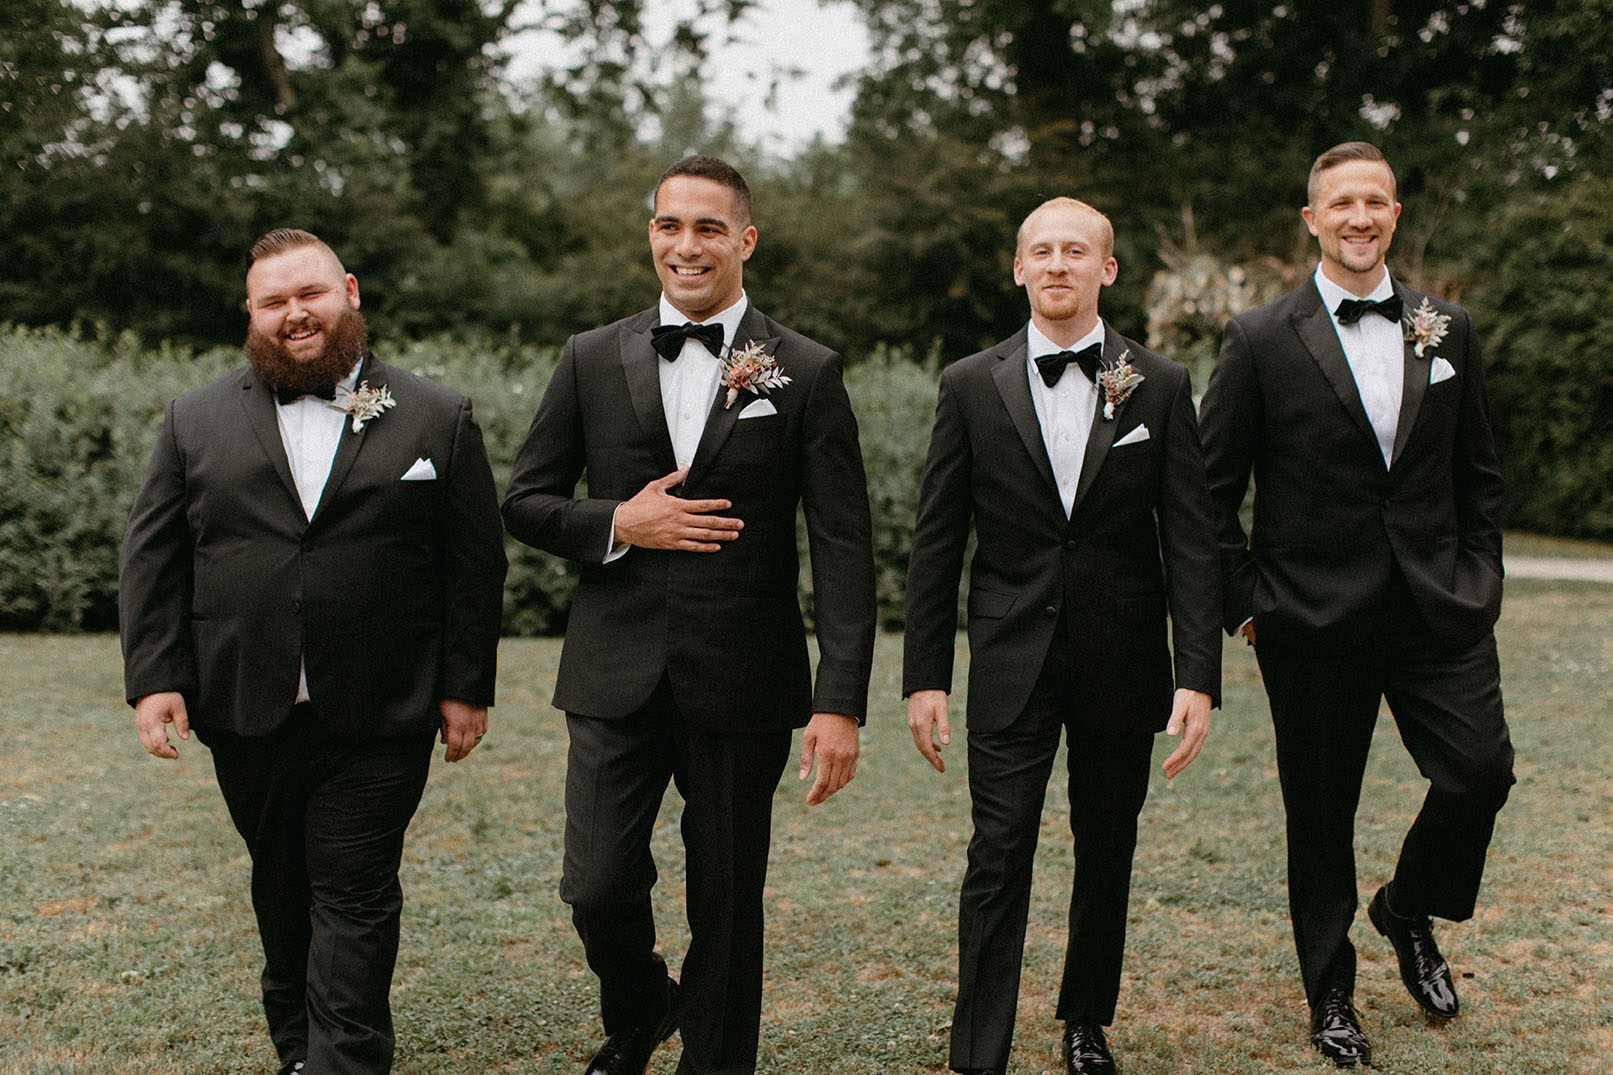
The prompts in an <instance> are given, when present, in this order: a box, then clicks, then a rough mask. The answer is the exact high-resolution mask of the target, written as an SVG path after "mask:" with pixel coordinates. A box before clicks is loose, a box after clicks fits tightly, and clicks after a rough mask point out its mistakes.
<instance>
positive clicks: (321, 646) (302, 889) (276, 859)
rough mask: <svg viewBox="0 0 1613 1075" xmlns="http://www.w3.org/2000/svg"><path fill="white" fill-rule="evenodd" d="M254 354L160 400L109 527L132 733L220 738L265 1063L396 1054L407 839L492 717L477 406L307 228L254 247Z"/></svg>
mask: <svg viewBox="0 0 1613 1075" xmlns="http://www.w3.org/2000/svg"><path fill="white" fill-rule="evenodd" d="M248 266H249V267H248V269H247V275H246V289H247V311H248V314H249V316H250V323H249V327H248V335H247V347H246V349H247V357H248V360H249V365H248V366H247V367H245V368H242V369H238V370H236V371H235V372H233V373H230V374H228V375H226V376H224V377H222V378H220V379H219V380H217V381H214V382H213V383H212V384H209V385H206V386H204V387H202V388H198V389H194V390H192V391H190V392H187V393H185V394H184V395H182V396H181V397H180V398H179V399H177V400H175V401H174V402H172V403H170V404H169V405H168V408H167V411H166V414H165V415H164V419H163V426H162V431H161V433H159V435H158V438H157V446H156V449H155V451H153V453H152V456H151V462H150V465H149V467H148V469H147V472H146V477H145V481H144V483H143V484H142V486H141V488H140V492H139V495H138V496H137V497H136V500H135V504H134V510H133V511H132V513H131V514H130V517H129V528H128V532H127V534H126V536H125V540H124V545H123V555H122V565H121V577H120V590H119V606H120V613H121V617H120V618H121V625H122V638H123V655H124V678H125V685H126V688H127V695H128V698H129V702H130V704H131V705H133V706H134V710H135V725H136V728H137V730H138V732H139V735H140V740H141V743H142V744H143V745H144V746H145V748H146V750H147V751H148V752H149V753H151V754H153V755H155V756H157V757H159V758H176V757H178V751H177V749H176V744H174V743H173V742H171V741H170V740H169V738H168V726H169V725H172V726H173V730H174V732H175V733H176V734H177V736H178V738H179V739H181V740H184V739H188V738H189V737H190V732H191V730H192V729H194V730H195V731H196V733H197V735H198V737H199V738H200V739H201V740H202V742H204V743H205V744H207V746H208V748H209V749H210V751H211V752H212V756H213V767H214V771H215V773H216V775H217V778H218V784H219V788H220V790H221V791H222V792H223V794H224V801H225V804H226V805H227V807H228V809H229V812H230V817H231V819H232V820H233V821H234V823H235V826H236V828H237V829H238V830H239V831H240V833H241V836H242V837H243V838H244V839H245V841H246V844H247V849H248V851H249V852H250V854H251V857H252V905H253V909H254V911H255V912H256V915H257V920H258V931H259V934H260V935H261V938H262V942H263V950H264V957H265V958H264V969H263V977H262V989H263V1007H264V1011H265V1013H266V1015H267V1016H268V1023H269V1035H270V1037H271V1038H272V1039H273V1042H274V1046H275V1049H276V1051H277V1053H278V1055H279V1062H280V1064H281V1067H280V1071H281V1073H282V1075H285V1073H291V1072H301V1071H306V1072H307V1073H309V1075H314V1073H317V1075H360V1073H363V1075H373V1073H379V1072H386V1071H389V1070H391V1067H392V1054H393V1044H394V1042H393V1033H392V1016H391V1009H390V1006H389V1004H388V998H387V994H388V991H389V989H390V985H391V979H392V968H393V964H394V962H395V960H396V958H397V950H398V926H399V919H400V916H401V912H402V906H403V894H402V890H401V888H400V887H399V884H398V866H399V863H400V861H401V859H402V854H403V835H404V831H405V829H407V827H408V824H409V820H410V818H411V817H412V816H413V814H414V811H415V808H416V806H417V805H418V804H419V801H420V796H421V793H422V791H423V790H424V788H425V782H426V774H427V772H428V770H429V769H430V764H431V749H432V743H433V740H434V738H435V736H436V735H437V734H438V733H439V732H440V734H441V736H442V740H443V742H444V743H445V744H446V746H447V749H446V752H445V755H444V756H445V757H446V759H447V760H448V761H458V760H460V759H461V758H464V757H465V756H466V755H467V754H469V753H470V752H471V750H473V749H474V748H475V747H476V745H477V743H478V742H479V741H480V740H481V739H482V737H483V735H484V733H485V732H486V729H487V707H488V706H489V705H491V704H492V702H493V677H494V660H495V653H496V649H497V645H498V631H499V617H500V607H501V603H502V591H503V581H504V572H505V559H504V549H503V542H502V534H501V528H500V523H499V516H498V503H497V498H496V494H495V492H494V489H493V478H492V473H491V471H490V470H489V467H488V463H487V455H486V452H485V451H484V450H483V447H482V437H481V431H480V429H479V428H478V427H477V425H476V421H475V419H474V418H473V417H472V415H471V406H470V401H469V400H468V399H466V398H465V397H464V396H462V395H460V394H459V393H457V392H453V391H450V390H448V389H446V388H442V387H440V386H438V385H436V384H433V383H432V382H430V381H427V380H424V379H422V378H420V377H416V376H414V375H413V374H410V373H407V372H405V371H404V370H401V369H397V368H394V367H391V366H387V365H384V364H383V363H380V362H378V361H376V360H375V359H374V358H372V357H371V356H370V355H369V352H368V341H367V334H366V330H365V326H364V320H363V318H362V317H361V316H360V315H359V313H358V306H359V295H358V282H357V281H356V280H355V279H354V278H353V276H352V275H351V274H349V273H347V272H346V271H345V270H344V269H343V268H342V264H341V262H340V261H338V260H337V258H336V255H335V254H334V253H333V252H332V251H331V249H330V248H329V247H327V246H326V245H325V244H324V243H323V242H321V241H320V240H319V239H318V238H317V237H315V236H313V235H311V234H309V233H308V232H305V231H298V230H294V229H282V230H279V231H273V232H270V233H269V234H268V235H265V236H264V237H263V238H261V239H259V240H258V241H257V242H256V243H254V244H253V246H252V248H251V251H250V253H249V255H248Z"/></svg>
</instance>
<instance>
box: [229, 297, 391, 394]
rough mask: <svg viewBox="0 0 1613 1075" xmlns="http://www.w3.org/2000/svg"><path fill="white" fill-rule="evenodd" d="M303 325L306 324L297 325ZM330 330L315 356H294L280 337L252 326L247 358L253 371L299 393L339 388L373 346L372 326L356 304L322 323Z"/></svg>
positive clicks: (265, 380) (273, 384)
mask: <svg viewBox="0 0 1613 1075" xmlns="http://www.w3.org/2000/svg"><path fill="white" fill-rule="evenodd" d="M297 327H298V328H301V327H302V324H299V325H298V326H297ZM319 327H320V328H323V329H324V330H325V331H326V335H327V338H326V340H325V346H324V348H323V349H322V350H321V351H320V352H319V353H318V354H317V355H314V356H313V357H312V358H307V359H301V358H296V357H294V356H293V355H292V354H291V353H290V352H288V351H287V350H286V346H285V344H284V343H282V342H281V341H280V340H279V339H274V338H271V337H268V336H265V335H264V334H263V333H261V332H259V331H258V330H257V329H256V328H254V327H252V326H250V325H248V326H247V330H246V358H247V362H248V363H249V364H250V365H251V366H252V373H253V375H254V376H255V377H257V379H258V380H260V381H262V382H263V383H264V384H266V385H268V386H269V387H271V388H281V389H285V390H287V391H290V392H295V393H297V394H299V395H307V394H309V393H313V392H318V393H327V392H330V391H332V390H334V389H335V387H336V382H338V381H340V380H341V379H342V378H343V377H346V376H347V375H348V374H349V373H352V372H353V367H354V366H356V365H358V361H359V359H361V358H363V357H364V356H365V355H366V354H367V353H368V352H369V349H370V332H369V326H367V325H366V324H365V323H364V315H363V314H360V313H359V312H358V311H357V310H355V309H353V308H352V307H348V308H347V309H345V310H343V311H342V316H341V317H340V318H338V319H337V321H336V323H335V324H334V325H325V324H320V326H319Z"/></svg>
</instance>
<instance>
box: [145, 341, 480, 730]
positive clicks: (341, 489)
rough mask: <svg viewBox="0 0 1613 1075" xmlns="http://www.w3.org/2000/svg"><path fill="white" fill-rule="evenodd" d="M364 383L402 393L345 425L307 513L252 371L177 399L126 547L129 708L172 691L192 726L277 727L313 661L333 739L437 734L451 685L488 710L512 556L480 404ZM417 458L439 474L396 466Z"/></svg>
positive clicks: (401, 383) (378, 375)
mask: <svg viewBox="0 0 1613 1075" xmlns="http://www.w3.org/2000/svg"><path fill="white" fill-rule="evenodd" d="M360 378H361V380H364V381H368V382H369V384H370V386H371V387H372V388H379V387H380V386H382V385H385V386H386V387H387V388H388V389H389V391H390V392H391V394H392V397H393V399H395V400H396V401H397V402H396V406H394V407H393V408H391V409H390V410H387V411H385V412H384V413H383V414H381V415H380V416H379V417H377V418H373V419H371V420H370V421H369V422H368V423H366V424H365V426H364V428H363V430H362V432H359V433H355V432H353V429H352V422H351V421H350V420H344V423H343V428H342V436H341V440H340V442H339V443H338V446H337V449H336V456H335V459H334V462H333V464H332V466H331V471H330V478H329V480H328V481H327V482H326V484H325V489H324V493H323V495H322V497H321V499H320V501H319V505H318V507H317V508H316V510H315V512H314V516H313V518H312V519H311V520H310V519H309V518H308V517H307V516H306V515H305V514H304V512H303V507H302V502H301V501H300V500H299V499H298V496H297V488H296V485H295V484H294V482H293V481H292V477H291V470H290V466H289V465H288V463H287V461H286V453H285V448H284V445H283V443H282V441H281V438H280V428H279V424H278V422H277V420H276V417H275V405H274V393H273V391H272V390H271V389H269V388H268V387H266V386H265V385H263V384H261V383H260V382H259V381H258V380H257V379H256V378H255V377H253V376H252V373H251V372H250V370H248V369H245V368H243V369H239V370H236V371H235V372H234V373H231V374H228V375H226V376H224V377H222V378H220V379H219V380H217V381H214V382H213V383H212V384H209V385H206V386H204V387H202V388H197V389H194V390H192V391H190V392H187V393H185V394H184V395H183V396H181V397H179V399H177V400H175V401H174V402H172V403H170V404H169V405H168V409H167V412H166V414H165V415H164V418H163V425H162V431H161V433H160V434H159V435H158V438H157V446H156V449H155V450H154V451H153V452H152V455H151V462H150V465H149V467H148V468H147V471H146V477H145V481H144V483H143V484H142V485H141V488H140V492H139V495H138V496H137V497H136V499H135V503H134V510H133V512H132V513H131V515H130V517H129V528H128V533H127V535H126V537H125V539H124V543H123V554H122V565H121V575H120V586H119V595H118V597H119V612H120V619H121V628H122V636H123V653H124V680H125V687H126V690H127V694H128V698H129V700H130V702H131V704H132V703H133V702H134V701H136V700H137V699H139V698H141V697H143V696H145V695H147V694H152V693H155V692H158V691H179V692H181V693H182V694H183V695H184V696H185V703H186V708H187V710H188V712H189V716H190V720H191V723H192V724H193V725H195V726H198V727H201V728H204V729H205V728H219V729H226V730H230V731H234V732H236V733H239V734H241V735H248V736H260V735H266V734H268V733H269V732H270V731H272V730H274V729H275V728H276V727H277V726H279V725H280V724H281V723H282V722H283V721H284V720H285V719H286V717H287V715H288V713H289V712H290V709H291V706H292V703H293V702H294V701H295V700H296V696H297V679H298V669H299V667H300V664H301V662H304V661H305V662H306V664H307V669H308V690H309V696H310V697H311V698H312V699H313V700H314V704H315V707H316V712H317V713H318V714H319V717H320V720H321V721H322V722H323V723H324V724H325V726H326V727H327V728H329V729H330V730H331V731H332V732H334V733H336V734H339V735H348V736H357V735H392V734H404V733H416V732H429V731H431V730H432V729H435V728H436V727H437V726H438V725H439V724H440V722H441V716H440V714H439V712H438V711H437V706H436V703H437V702H438V701H439V700H440V699H442V698H455V699H459V700H461V701H465V702H469V703H471V704H475V705H490V704H492V701H493V677H494V662H495V657H496V651H497V647H498V634H499V620H500V614H501V607H502V595H503V583H504V572H505V560H504V548H503V535H502V531H501V528H500V526H499V518H498V500H497V493H496V492H495V490H494V488H493V478H492V473H491V471H490V470H489V468H488V463H487V454H486V451H485V450H484V449H483V447H482V435H481V430H480V429H479V428H478V427H477V425H476V421H475V419H474V418H473V417H472V415H471V406H470V401H469V400H468V399H466V398H465V397H464V396H462V395H460V394H459V393H457V392H453V391H450V390H449V389H446V388H443V387H441V386H439V385H436V384H434V383H432V382H430V381H427V380H425V379H423V378H420V377H417V376H415V375H414V374H411V373H408V372H406V371H404V370H401V369H397V368H395V367H392V366H387V365H385V364H383V363H380V362H377V361H375V360H374V359H366V360H365V363H364V367H363V370H362V372H361V374H360ZM417 459H426V460H429V461H430V463H431V465H432V467H434V468H435V470H436V475H437V476H436V478H435V479H434V480H427V481H403V480H401V479H402V477H403V475H404V473H405V472H406V471H408V470H409V469H410V468H411V467H412V466H413V464H414V463H415V461H416V460H417Z"/></svg>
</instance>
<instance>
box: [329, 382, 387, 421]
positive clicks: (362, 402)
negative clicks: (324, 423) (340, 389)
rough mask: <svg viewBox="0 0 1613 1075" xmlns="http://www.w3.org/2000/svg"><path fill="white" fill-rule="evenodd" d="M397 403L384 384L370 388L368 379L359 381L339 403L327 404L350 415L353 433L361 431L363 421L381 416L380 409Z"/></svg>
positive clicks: (382, 409) (334, 409) (332, 408)
mask: <svg viewBox="0 0 1613 1075" xmlns="http://www.w3.org/2000/svg"><path fill="white" fill-rule="evenodd" d="M397 405H398V401H397V400H395V399H393V398H392V393H391V392H389V391H387V387H386V385H382V386H381V387H380V388H371V387H370V382H368V381H360V382H359V383H358V387H357V388H355V389H353V390H352V391H351V392H349V393H347V395H346V396H344V397H343V398H342V401H341V402H340V403H331V404H328V406H329V407H330V409H331V410H333V411H341V412H342V413H343V414H347V415H351V416H352V418H353V432H354V433H360V432H363V430H364V423H365V422H368V421H369V420H370V419H372V418H379V417H381V412H382V411H384V410H386V409H387V408H388V407H396V406H397Z"/></svg>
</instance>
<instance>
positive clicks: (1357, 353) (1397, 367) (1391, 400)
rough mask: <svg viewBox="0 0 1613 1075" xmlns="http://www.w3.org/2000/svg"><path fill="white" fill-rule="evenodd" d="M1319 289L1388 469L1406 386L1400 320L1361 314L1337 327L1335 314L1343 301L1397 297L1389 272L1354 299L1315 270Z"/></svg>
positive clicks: (1393, 451)
mask: <svg viewBox="0 0 1613 1075" xmlns="http://www.w3.org/2000/svg"><path fill="white" fill-rule="evenodd" d="M1316 290H1318V291H1320V292H1321V293H1322V302H1323V303H1324V304H1325V305H1326V306H1327V309H1328V313H1329V314H1331V315H1332V317H1333V328H1334V329H1335V330H1337V332H1338V334H1339V343H1340V344H1342V345H1343V347H1344V357H1345V359H1346V360H1347V361H1348V362H1349V363H1350V373H1351V374H1353V375H1354V377H1355V388H1356V391H1358V392H1360V393H1361V405H1362V406H1363V407H1365V408H1366V412H1367V420H1368V421H1370V422H1371V423H1372V431H1373V432H1374V433H1376V434H1377V435H1378V448H1379V450H1381V451H1382V452H1383V462H1384V465H1385V466H1388V465H1389V463H1390V461H1391V460H1392V459H1393V457H1394V453H1395V429H1396V428H1397V427H1398V426H1399V424H1400V399H1401V396H1402V395H1403V394H1404V392H1405V384H1406V344H1405V337H1404V335H1403V331H1404V330H1403V329H1402V328H1401V327H1400V324H1399V322H1396V321H1391V320H1389V319H1388V318H1387V317H1384V316H1383V315H1381V314H1376V313H1371V312H1370V311H1369V312H1368V313H1365V314H1362V315H1361V320H1359V321H1357V322H1356V323H1355V324H1353V325H1341V324H1339V319H1338V315H1337V314H1334V313H1333V311H1335V310H1337V309H1338V308H1339V303H1340V302H1342V301H1344V300H1345V299H1357V298H1364V299H1367V300H1369V301H1371V302H1379V301H1381V300H1383V299H1386V298H1388V297H1389V296H1390V295H1393V294H1394V293H1395V289H1394V285H1393V284H1392V283H1391V282H1390V280H1389V270H1388V269H1387V268H1385V269H1384V270H1383V279H1381V280H1379V281H1378V286H1377V287H1375V288H1373V289H1372V293H1371V294H1369V295H1354V294H1351V293H1350V292H1348V291H1346V290H1344V289H1343V288H1342V287H1340V286H1339V285H1337V284H1335V283H1334V282H1333V281H1331V280H1329V279H1328V278H1327V277H1326V276H1324V275H1322V268H1321V266H1320V265H1318V266H1317V267H1316Z"/></svg>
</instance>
